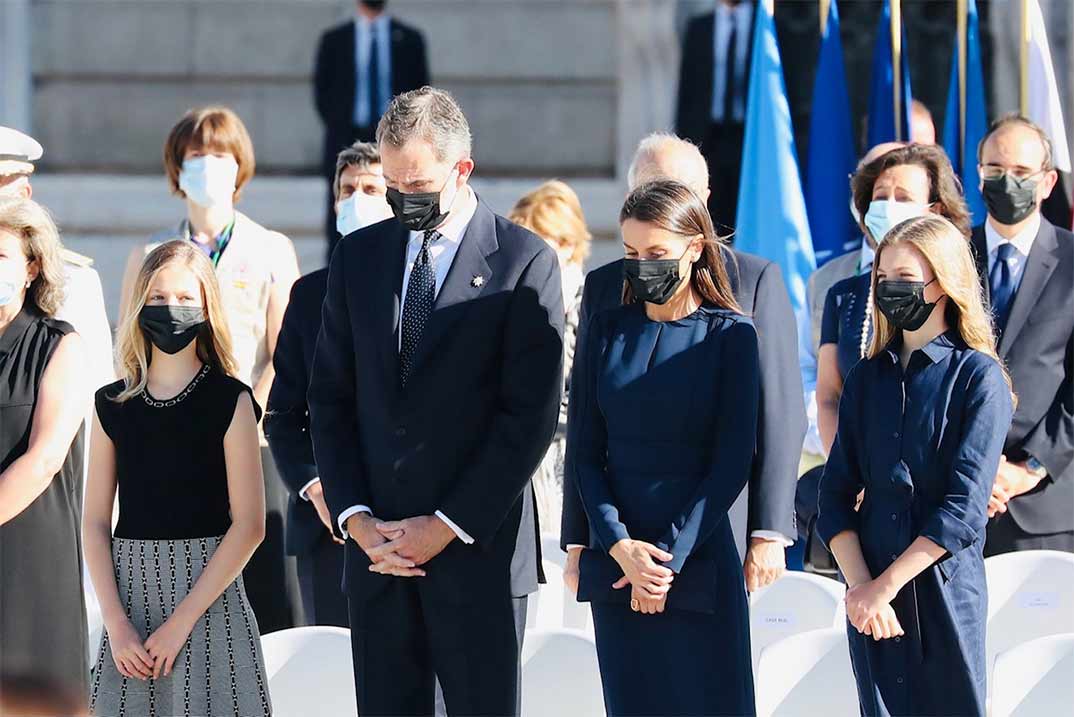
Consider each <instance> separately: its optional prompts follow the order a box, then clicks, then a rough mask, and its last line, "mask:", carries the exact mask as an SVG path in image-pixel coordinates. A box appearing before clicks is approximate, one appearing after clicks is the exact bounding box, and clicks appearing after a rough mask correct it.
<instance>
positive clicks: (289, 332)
mask: <svg viewBox="0 0 1074 717" xmlns="http://www.w3.org/2000/svg"><path fill="white" fill-rule="evenodd" d="M332 186H333V194H334V196H335V200H336V202H335V209H336V213H337V215H338V217H339V220H337V226H340V228H341V233H344V234H349V233H351V232H352V231H356V230H358V229H361V228H363V227H365V226H369V225H370V224H375V223H376V222H378V221H381V220H383V219H384V218H385V217H387V216H390V214H391V212H390V209H389V208H388V204H387V202H386V201H385V199H384V192H385V189H386V187H385V185H384V174H383V172H382V171H381V168H380V153H379V152H378V151H377V146H376V145H375V144H370V143H365V142H357V143H355V144H354V145H352V146H350V147H348V148H347V149H345V150H343V151H342V152H340V154H339V158H338V160H337V161H336V172H335V179H334V181H333V183H332ZM377 204H379V205H381V207H377ZM356 207H357V209H356ZM327 287H328V269H318V270H317V271H314V272H312V273H310V274H306V275H305V276H303V277H302V278H301V279H299V280H298V281H296V282H295V285H294V286H293V287H291V300H290V302H289V303H288V304H287V311H286V312H284V315H283V325H282V327H281V329H280V335H279V338H278V339H277V340H276V352H275V354H274V355H273V359H272V360H273V365H274V366H275V368H276V376H275V378H274V379H273V382H272V390H271V391H270V392H269V398H268V410H267V411H266V413H265V421H264V426H265V438H267V439H268V443H269V448H270V449H271V450H272V457H273V458H274V459H275V461H276V467H277V468H278V469H279V472H280V476H281V477H282V478H283V481H284V483H285V484H286V485H287V488H288V492H289V494H290V495H289V497H288V507H287V531H286V533H287V554H288V555H294V556H295V558H296V560H297V562H298V581H299V587H300V589H301V592H302V606H303V610H304V612H305V617H306V623H307V624H309V625H338V626H340V627H347V625H348V621H347V601H346V598H344V596H343V592H342V590H340V580H341V578H342V576H343V548H342V547H340V546H342V545H343V539H342V535H341V534H340V533H339V532H338V529H336V528H335V526H334V525H333V523H332V518H331V515H330V513H329V510H328V506H327V504H326V503H325V499H324V490H323V488H322V486H321V479H320V478H319V476H318V473H317V464H316V462H315V461H314V460H313V442H312V441H311V440H310V433H309V410H308V409H307V406H306V391H307V389H308V388H309V380H310V368H311V366H312V365H313V351H314V348H315V347H316V345H317V334H318V332H319V331H320V328H321V305H322V304H323V303H324V295H325V291H326V289H327Z"/></svg>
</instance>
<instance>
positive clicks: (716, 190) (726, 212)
mask: <svg viewBox="0 0 1074 717" xmlns="http://www.w3.org/2000/svg"><path fill="white" fill-rule="evenodd" d="M743 139H744V131H743V128H742V125H736V124H713V125H712V127H711V128H710V130H709V136H708V139H707V140H706V141H705V143H704V145H703V146H702V153H703V154H704V156H705V162H706V164H708V167H709V191H710V194H709V201H708V206H709V214H711V215H712V220H713V221H714V222H716V233H717V234H719V235H721V236H722V235H724V234H726V233H727V231H728V229H733V228H734V226H735V217H736V214H737V211H738V184H739V179H740V175H741V174H742V143H743ZM721 225H722V226H721Z"/></svg>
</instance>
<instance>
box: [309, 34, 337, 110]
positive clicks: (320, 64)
mask: <svg viewBox="0 0 1074 717" xmlns="http://www.w3.org/2000/svg"><path fill="white" fill-rule="evenodd" d="M330 38H331V35H330V34H329V33H327V32H326V33H325V34H323V35H321V39H320V42H318V43H317V59H316V61H315V64H314V67H313V104H314V106H315V107H316V108H317V114H318V116H320V118H321V122H322V123H324V124H327V123H328V122H329V119H330V116H331V114H332V106H331V103H332V97H331V96H330V95H331V88H332V69H333V62H332V47H331V43H330V42H329V39H330Z"/></svg>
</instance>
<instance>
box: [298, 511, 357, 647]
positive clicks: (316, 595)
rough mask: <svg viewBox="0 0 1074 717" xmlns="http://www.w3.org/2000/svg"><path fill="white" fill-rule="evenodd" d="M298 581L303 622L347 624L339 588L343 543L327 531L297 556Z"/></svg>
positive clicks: (310, 623) (344, 597) (341, 591)
mask: <svg viewBox="0 0 1074 717" xmlns="http://www.w3.org/2000/svg"><path fill="white" fill-rule="evenodd" d="M297 560H298V583H299V587H300V588H301V589H302V607H303V611H304V614H305V617H306V624H307V625H335V626H337V627H348V626H349V625H350V619H349V616H348V613H347V598H346V596H345V595H344V594H343V590H342V589H341V588H340V582H341V581H342V578H343V546H342V545H339V544H337V543H335V542H333V541H332V538H331V537H330V536H329V535H328V531H327V530H326V531H324V534H323V535H322V536H321V537H320V538H318V540H317V542H316V544H314V546H313V547H312V548H311V549H310V551H309V552H307V553H304V554H302V555H299V556H298V557H297Z"/></svg>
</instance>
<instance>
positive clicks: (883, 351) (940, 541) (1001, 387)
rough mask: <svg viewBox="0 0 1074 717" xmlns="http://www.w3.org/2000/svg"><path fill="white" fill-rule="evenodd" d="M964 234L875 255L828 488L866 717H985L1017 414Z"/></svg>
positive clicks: (937, 224)
mask: <svg viewBox="0 0 1074 717" xmlns="http://www.w3.org/2000/svg"><path fill="white" fill-rule="evenodd" d="M962 236H963V235H962V231H961V229H959V228H957V227H955V226H954V225H953V224H951V223H950V222H948V221H947V220H945V219H943V218H940V217H935V216H927V217H921V218H914V219H910V220H907V221H904V222H902V223H901V224H898V225H897V226H896V227H895V228H894V229H892V230H891V231H890V232H889V233H888V234H887V236H886V237H885V239H884V240H883V241H882V242H881V243H880V245H879V246H878V247H877V253H876V259H875V261H874V263H873V271H872V275H871V280H872V284H873V290H874V296H875V301H874V305H875V310H874V311H873V322H874V324H875V326H876V330H875V332H874V335H873V338H872V340H871V341H870V345H869V351H868V357H867V358H866V359H863V360H861V361H859V362H858V363H857V365H856V366H855V367H854V368H853V369H852V370H851V371H850V373H849V374H848V376H847V380H846V384H845V386H844V390H843V400H842V402H841V403H840V405H839V431H838V434H837V436H836V440H835V444H834V445H833V446H832V451H831V455H830V456H829V459H828V463H827V466H826V468H825V472H824V477H823V478H822V479H821V483H820V515H819V518H818V522H817V533H818V535H819V536H820V537H821V539H822V540H823V541H824V542H825V543H826V544H827V545H828V546H829V547H830V548H831V550H832V552H833V553H834V554H835V557H836V560H837V561H838V563H839V567H840V569H841V570H842V573H843V575H844V577H845V578H846V582H847V586H848V591H847V595H846V605H847V619H848V622H849V625H848V627H847V633H848V636H849V638H850V656H851V660H852V662H853V664H854V675H855V678H856V679H857V682H858V696H859V699H860V701H861V713H862V714H863V715H951V714H959V715H969V714H974V715H983V714H985V679H986V667H985V619H986V617H987V609H986V606H987V602H988V601H987V594H986V591H987V588H986V584H985V572H984V557H983V550H984V542H985V524H986V523H987V521H988V517H987V508H988V501H989V498H990V497H991V494H992V482H993V480H994V478H995V475H996V468H997V466H998V465H999V459H1000V453H1001V451H1002V449H1003V443H1004V440H1005V438H1006V436H1007V430H1008V429H1009V427H1010V424H1011V414H1012V410H1013V406H1012V394H1011V387H1010V380H1009V378H1008V377H1007V375H1006V372H1005V371H1004V368H1003V366H1002V364H1001V363H1000V362H999V359H998V358H997V356H996V348H995V338H994V336H993V331H992V321H991V316H990V315H989V313H988V311H987V310H986V309H985V307H984V303H983V300H982V296H981V290H980V284H979V283H978V280H977V270H976V266H975V264H974V260H973V257H972V255H971V253H970V248H969V245H968V244H967V243H966V242H964V241H962ZM863 489H864V491H865V498H864V500H863V502H862V504H861V507H860V510H857V511H856V510H855V507H854V506H855V502H856V500H857V496H858V494H859V492H860V491H862V490H863Z"/></svg>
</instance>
